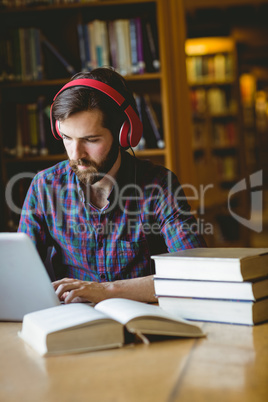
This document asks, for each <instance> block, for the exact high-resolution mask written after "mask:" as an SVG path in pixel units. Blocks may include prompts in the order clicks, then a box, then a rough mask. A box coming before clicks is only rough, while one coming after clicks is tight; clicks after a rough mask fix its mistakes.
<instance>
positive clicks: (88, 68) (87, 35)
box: [82, 24, 92, 71]
mask: <svg viewBox="0 0 268 402" xmlns="http://www.w3.org/2000/svg"><path fill="white" fill-rule="evenodd" d="M82 29H83V38H84V45H85V69H86V71H91V70H92V61H91V53H90V31H89V29H88V25H87V24H83V25H82Z"/></svg>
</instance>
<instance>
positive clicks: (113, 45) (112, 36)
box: [108, 21, 118, 70]
mask: <svg viewBox="0 0 268 402" xmlns="http://www.w3.org/2000/svg"><path fill="white" fill-rule="evenodd" d="M108 32H109V44H110V56H111V64H112V66H113V67H114V68H115V69H116V70H117V69H118V54H117V42H116V33H115V21H109V22H108Z"/></svg>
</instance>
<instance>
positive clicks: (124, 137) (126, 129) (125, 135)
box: [119, 120, 131, 148]
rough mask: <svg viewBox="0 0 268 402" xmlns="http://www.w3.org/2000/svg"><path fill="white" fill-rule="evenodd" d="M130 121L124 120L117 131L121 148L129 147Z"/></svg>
mask: <svg viewBox="0 0 268 402" xmlns="http://www.w3.org/2000/svg"><path fill="white" fill-rule="evenodd" d="M130 130H131V128H130V123H129V121H128V120H125V121H124V123H123V124H122V126H121V129H120V132H119V144H120V145H121V147H122V148H129V147H130V145H131V144H130V140H129V139H130Z"/></svg>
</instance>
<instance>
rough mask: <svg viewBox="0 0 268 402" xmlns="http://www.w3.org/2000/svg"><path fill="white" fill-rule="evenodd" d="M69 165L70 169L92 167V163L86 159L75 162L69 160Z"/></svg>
mask: <svg viewBox="0 0 268 402" xmlns="http://www.w3.org/2000/svg"><path fill="white" fill-rule="evenodd" d="M70 165H71V166H72V167H76V166H87V167H89V166H92V165H93V163H92V162H90V161H88V160H86V159H83V158H82V159H77V160H73V159H70Z"/></svg>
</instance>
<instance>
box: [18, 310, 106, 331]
mask: <svg viewBox="0 0 268 402" xmlns="http://www.w3.org/2000/svg"><path fill="white" fill-rule="evenodd" d="M25 319H26V320H30V321H31V322H33V323H35V324H36V325H37V326H38V327H40V328H41V329H42V331H44V333H46V334H49V333H51V332H56V331H61V330H64V329H66V328H73V327H76V326H82V325H83V324H85V325H86V324H88V323H90V322H94V321H96V320H103V319H110V317H107V316H106V315H105V314H103V313H101V312H100V311H97V310H95V309H94V308H93V307H91V306H88V305H86V304H83V303H71V304H62V305H60V306H56V307H52V308H48V309H44V310H39V311H35V312H33V313H29V314H26V316H25V317H24V320H25Z"/></svg>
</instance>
